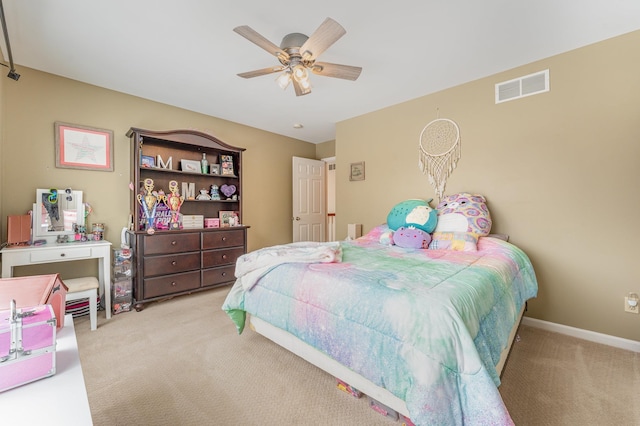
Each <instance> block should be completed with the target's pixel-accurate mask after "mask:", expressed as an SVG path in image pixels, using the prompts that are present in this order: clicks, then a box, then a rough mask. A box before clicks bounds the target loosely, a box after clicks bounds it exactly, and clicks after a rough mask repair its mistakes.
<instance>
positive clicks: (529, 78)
mask: <svg viewBox="0 0 640 426" xmlns="http://www.w3.org/2000/svg"><path fill="white" fill-rule="evenodd" d="M548 91H549V70H548V69H546V70H544V71H540V72H536V73H533V74H529V75H525V76H524V77H518V78H514V79H513V80H509V81H503V82H502V83H498V84H496V103H497V104H499V103H500V102H506V101H512V100H514V99H520V98H524V97H525V96H531V95H537V94H538V93H544V92H548Z"/></svg>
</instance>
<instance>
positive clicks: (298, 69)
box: [293, 64, 309, 82]
mask: <svg viewBox="0 0 640 426" xmlns="http://www.w3.org/2000/svg"><path fill="white" fill-rule="evenodd" d="M293 78H295V79H296V80H298V81H299V82H302V81H304V80H309V73H308V72H307V69H306V68H305V67H304V65H300V64H298V65H296V66H294V67H293Z"/></svg>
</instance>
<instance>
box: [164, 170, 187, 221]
mask: <svg viewBox="0 0 640 426" xmlns="http://www.w3.org/2000/svg"><path fill="white" fill-rule="evenodd" d="M169 192H171V193H170V194H169V195H168V196H167V200H168V201H169V209H170V210H171V224H170V225H169V229H180V223H179V221H178V214H179V213H180V206H182V203H184V197H181V196H180V194H179V193H178V182H177V181H175V180H172V181H169Z"/></svg>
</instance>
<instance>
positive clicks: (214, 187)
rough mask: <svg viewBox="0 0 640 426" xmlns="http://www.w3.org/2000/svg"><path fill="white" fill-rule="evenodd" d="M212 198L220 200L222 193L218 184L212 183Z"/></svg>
mask: <svg viewBox="0 0 640 426" xmlns="http://www.w3.org/2000/svg"><path fill="white" fill-rule="evenodd" d="M211 199H212V200H220V193H219V192H218V185H211Z"/></svg>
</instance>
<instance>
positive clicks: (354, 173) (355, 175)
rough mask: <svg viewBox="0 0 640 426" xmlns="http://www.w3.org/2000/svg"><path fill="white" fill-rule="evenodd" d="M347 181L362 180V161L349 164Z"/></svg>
mask: <svg viewBox="0 0 640 426" xmlns="http://www.w3.org/2000/svg"><path fill="white" fill-rule="evenodd" d="M349 180H364V161H360V162H358V163H351V169H350V172H349Z"/></svg>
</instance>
